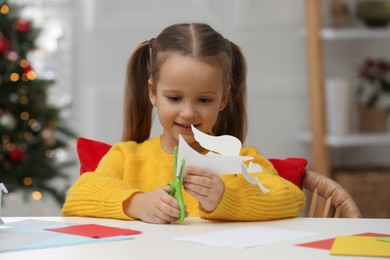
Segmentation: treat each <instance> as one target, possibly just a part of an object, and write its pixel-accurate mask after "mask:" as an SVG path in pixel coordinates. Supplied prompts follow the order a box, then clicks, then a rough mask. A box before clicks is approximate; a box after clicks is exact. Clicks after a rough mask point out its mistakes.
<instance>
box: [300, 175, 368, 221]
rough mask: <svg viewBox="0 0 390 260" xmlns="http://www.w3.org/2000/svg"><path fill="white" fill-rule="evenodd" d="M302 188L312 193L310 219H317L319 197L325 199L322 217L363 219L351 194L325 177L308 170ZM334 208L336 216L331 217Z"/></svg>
mask: <svg viewBox="0 0 390 260" xmlns="http://www.w3.org/2000/svg"><path fill="white" fill-rule="evenodd" d="M302 188H304V189H306V190H308V191H310V192H312V197H311V202H308V203H310V206H309V212H308V217H315V216H314V212H315V211H316V210H317V212H318V197H322V198H324V199H325V206H324V209H323V210H322V214H321V216H320V217H323V218H326V217H335V218H339V217H340V218H360V217H361V214H360V211H359V208H358V207H357V205H356V203H355V201H354V200H353V198H352V197H351V196H350V195H349V193H348V192H347V191H346V190H345V189H344V188H343V187H341V186H340V184H338V183H337V182H335V181H334V180H332V179H330V178H328V177H326V176H324V175H321V174H319V173H317V172H315V171H312V170H308V169H307V170H306V172H305V174H304V176H303V178H302ZM321 206H323V203H322V204H321ZM332 207H333V208H334V210H335V214H334V216H329V212H330V211H331V208H332ZM319 210H320V211H321V209H319Z"/></svg>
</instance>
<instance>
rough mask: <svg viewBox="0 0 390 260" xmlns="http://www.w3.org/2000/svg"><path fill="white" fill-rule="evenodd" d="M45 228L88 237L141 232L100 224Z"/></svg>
mask: <svg viewBox="0 0 390 260" xmlns="http://www.w3.org/2000/svg"><path fill="white" fill-rule="evenodd" d="M45 230H48V231H54V232H60V233H65V234H72V235H79V236H85V237H90V238H106V237H113V236H129V235H136V234H140V233H141V231H138V230H132V229H125V228H117V227H109V226H102V225H96V224H85V225H74V226H69V227H63V228H48V229H45Z"/></svg>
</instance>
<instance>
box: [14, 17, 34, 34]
mask: <svg viewBox="0 0 390 260" xmlns="http://www.w3.org/2000/svg"><path fill="white" fill-rule="evenodd" d="M15 29H16V30H17V31H18V32H21V33H25V32H29V31H30V30H31V23H30V22H29V21H26V20H23V19H19V20H18V21H16V24H15Z"/></svg>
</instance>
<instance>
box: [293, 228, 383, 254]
mask: <svg viewBox="0 0 390 260" xmlns="http://www.w3.org/2000/svg"><path fill="white" fill-rule="evenodd" d="M355 236H371V237H388V236H390V235H389V234H379V233H370V232H367V233H362V234H356V235H355ZM334 240H335V239H334V238H329V239H324V240H318V241H313V242H308V243H303V244H297V245H296V246H305V247H312V248H318V249H326V250H330V249H331V248H332V245H333V241H334Z"/></svg>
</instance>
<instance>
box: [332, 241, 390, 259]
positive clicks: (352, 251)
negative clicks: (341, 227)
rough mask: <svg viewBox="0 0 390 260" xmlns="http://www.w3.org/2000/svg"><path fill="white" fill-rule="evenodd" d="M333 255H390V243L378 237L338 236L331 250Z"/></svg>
mask: <svg viewBox="0 0 390 260" xmlns="http://www.w3.org/2000/svg"><path fill="white" fill-rule="evenodd" d="M330 254H331V255H349V256H378V257H390V246H389V244H388V243H386V242H383V241H378V240H377V237H368V236H337V237H336V239H335V240H334V242H333V246H332V248H331V250H330Z"/></svg>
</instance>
